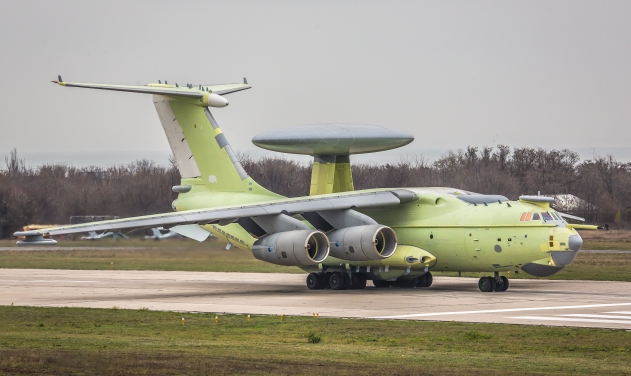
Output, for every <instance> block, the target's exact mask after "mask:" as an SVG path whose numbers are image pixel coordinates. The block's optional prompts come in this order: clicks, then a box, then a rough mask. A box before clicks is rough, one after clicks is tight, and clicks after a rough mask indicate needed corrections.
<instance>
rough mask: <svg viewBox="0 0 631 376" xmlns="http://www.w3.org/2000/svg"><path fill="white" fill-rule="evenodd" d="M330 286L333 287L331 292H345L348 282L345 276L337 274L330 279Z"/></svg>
mask: <svg viewBox="0 0 631 376" xmlns="http://www.w3.org/2000/svg"><path fill="white" fill-rule="evenodd" d="M329 285H330V286H331V290H345V289H346V281H345V278H344V275H342V273H337V272H335V273H333V274H331V278H329Z"/></svg>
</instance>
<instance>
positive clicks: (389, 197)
mask: <svg viewBox="0 0 631 376" xmlns="http://www.w3.org/2000/svg"><path fill="white" fill-rule="evenodd" d="M417 198H418V196H417V194H416V193H414V192H412V191H409V190H406V189H393V190H387V191H377V192H357V193H343V194H336V195H335V194H334V195H323V196H320V197H318V196H308V197H297V198H289V199H287V198H283V199H277V200H273V201H267V202H263V203H255V204H247V205H233V206H224V207H218V208H210V209H199V210H187V211H181V212H175V213H162V214H155V215H147V216H142V217H131V218H122V219H114V220H109V221H101V222H91V223H83V224H79V225H68V226H59V227H51V228H47V229H40V230H33V231H18V232H16V233H14V236H16V237H18V236H24V237H26V239H25V243H28V241H29V238H31V239H33V240H36V239H41V238H42V235H66V234H75V233H82V232H89V231H112V232H117V231H123V230H133V229H139V228H150V227H160V226H162V227H165V228H171V227H174V226H179V225H188V224H198V225H205V224H211V223H218V224H220V225H222V224H229V223H233V222H235V221H237V220H238V219H239V218H244V217H258V216H266V215H275V214H287V215H295V214H303V213H310V212H317V211H326V210H344V209H354V208H368V207H382V206H392V205H399V204H405V203H408V202H412V201H415V200H416V199H417Z"/></svg>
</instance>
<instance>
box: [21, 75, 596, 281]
mask: <svg viewBox="0 0 631 376" xmlns="http://www.w3.org/2000/svg"><path fill="white" fill-rule="evenodd" d="M53 82H55V83H57V84H59V85H61V86H65V87H77V88H91V89H102V90H113V91H124V92H133V93H143V94H152V95H153V102H154V105H155V107H156V110H157V112H158V115H159V118H160V121H161V123H162V126H163V128H164V131H165V134H166V136H167V139H168V141H169V144H170V146H171V149H172V152H173V155H174V156H175V160H176V162H177V164H178V168H179V171H180V174H181V178H182V180H181V184H180V185H178V186H175V187H173V190H174V191H176V192H178V198H177V200H175V201H174V202H173V209H174V211H175V212H173V213H162V214H156V215H148V216H141V217H133V218H124V219H116V220H108V221H101V222H92V223H85V224H79V225H68V226H60V227H54V228H48V229H42V230H35V231H22V232H16V233H15V234H14V235H15V236H18V237H23V240H19V241H18V244H19V245H34V244H55V243H56V241H55V240H53V239H52V238H51V236H55V235H62V234H72V233H82V232H89V231H114V232H116V231H131V230H135V229H140V228H154V227H160V226H162V227H164V228H169V229H170V230H171V231H174V232H176V233H179V234H181V235H183V236H186V237H189V238H192V239H196V240H198V241H203V240H205V239H206V238H207V237H208V236H209V235H210V234H211V233H212V234H214V235H215V236H217V237H219V238H220V239H222V240H224V241H226V242H228V243H229V246H230V245H234V246H236V247H239V248H241V249H244V250H249V251H251V252H252V254H253V255H254V257H255V258H257V259H259V260H262V261H265V262H270V263H273V264H278V265H287V266H298V267H300V268H302V269H303V270H305V271H308V272H310V274H309V275H308V276H307V286H308V287H309V288H310V289H323V288H331V289H333V290H343V289H348V288H351V289H362V288H365V287H366V281H367V280H372V281H373V284H374V285H375V286H376V287H390V286H399V287H401V288H410V287H429V286H430V285H431V284H432V274H431V271H453V272H488V273H490V274H492V276H488V277H482V278H480V280H479V283H478V286H479V288H480V290H481V291H484V292H490V291H498V292H499V291H506V289H507V288H508V284H509V282H508V279H507V278H506V277H505V276H500V274H499V273H500V272H507V271H512V270H522V271H524V272H526V273H529V274H532V275H535V276H548V275H551V274H554V273H556V272H558V271H560V270H561V269H563V267H565V266H567V265H569V264H570V263H571V262H572V261H573V260H574V258H575V256H576V254H577V252H578V251H579V249H580V247H581V246H582V244H583V241H582V239H581V237H580V235H579V234H578V233H577V231H576V229H577V228H583V229H596V227H595V226H589V225H577V224H570V223H568V222H566V220H565V219H564V217H565V218H573V219H579V218H577V217H572V216H570V215H567V214H563V213H559V212H557V211H555V210H553V209H552V208H551V207H550V203H551V202H552V201H553V199H552V198H548V197H541V196H521V197H520V199H519V200H518V201H511V200H508V199H507V198H506V197H504V196H499V195H480V194H475V193H472V192H468V191H464V190H461V189H454V188H442V187H440V188H392V189H369V190H360V191H355V190H354V188H353V181H352V174H351V167H350V160H349V158H348V155H349V154H352V151H349V150H346V155H341V154H338V155H333V156H331V155H323V154H321V153H330V152H331V151H330V150H329V151H322V152H317V151H313V150H311V151H310V152H311V153H320V155H315V160H314V164H313V171H312V180H311V194H310V196H306V197H297V198H285V197H283V196H280V195H278V194H275V193H273V192H271V191H269V190H267V189H265V188H263V187H262V186H260V185H259V184H257V183H256V182H255V181H254V180H253V179H252V178H251V177H250V176H248V174H247V173H246V172H245V170H244V169H243V167H242V166H241V164H240V163H239V161H238V160H237V158H236V156H235V154H234V152H233V150H232V148H231V147H230V144H229V143H228V141H227V139H226V137H225V136H224V134H223V133H222V131H221V128H220V127H219V124H218V123H217V121H216V120H215V118H214V117H213V115H212V113H211V112H210V111H209V107H215V108H221V107H225V106H227V105H228V101H227V100H226V99H225V98H224V97H223V95H226V94H230V93H233V92H237V91H240V90H245V89H249V88H250V86H249V85H248V84H247V81H246V80H245V79H244V83H242V84H227V85H197V86H193V85H190V84H187V85H185V86H179V85H178V84H175V85H170V84H167V82H166V81H165V83H164V84H162V83H161V82H159V83H158V84H149V85H147V86H126V85H102V84H87V83H71V82H64V81H62V79H61V77H59V79H58V81H53ZM349 127H351V128H352V126H346V128H345V127H344V126H341V128H339V129H341V130H342V131H348V130H349V129H351V128H349ZM371 129H373V128H370V126H367V128H359V129H355V130H356V131H357V130H359V132H358V133H362V132H363V131H364V130H365V131H366V132H368V133H370V131H371ZM306 131H307V132H309V131H310V129H309V128H308V129H306ZM288 134H290V135H289V136H287V137H286V138H287V140H289V144H292V143H297V142H298V141H296V140H300V139H304V138H305V137H306V136H305V135H304V134H298V135H295V134H294V135H293V136H291V131H288ZM283 137H284V136H283ZM292 137H293V138H292ZM281 138H282V137H281ZM360 138H361V137H360ZM395 138H396V137H395ZM254 141H255V143H256V142H257V140H256V139H255V140H254ZM258 141H259V143H258V144H265V140H263V141H261V140H258ZM267 141H269V140H267ZM294 141H295V142H294ZM324 141H327V140H326V138H325V140H324ZM360 141H361V140H360ZM364 141H365V140H364ZM368 141H370V140H368ZM357 142H359V141H357ZM371 142H373V143H374V140H372V141H371ZM408 142H411V139H410V140H408V141H405V140H404V141H402V142H400V143H399V145H398V146H400V145H402V144H405V143H408ZM382 143H387V140H386V139H383V140H382ZM367 145H368V147H367V148H366V149H362V151H361V152H370V151H374V150H384V149H383V148H381V149H380V146H379V145H373V146H374V147H373V149H371V148H370V145H369V143H367ZM268 146H269V145H268ZM307 146H309V145H307ZM311 146H313V145H311ZM263 147H265V146H263ZM394 147H396V146H394ZM270 148H271V149H273V147H270ZM332 153H342V154H343V152H339V151H335V150H333V151H332Z"/></svg>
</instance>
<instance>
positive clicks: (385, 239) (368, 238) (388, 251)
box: [327, 225, 397, 261]
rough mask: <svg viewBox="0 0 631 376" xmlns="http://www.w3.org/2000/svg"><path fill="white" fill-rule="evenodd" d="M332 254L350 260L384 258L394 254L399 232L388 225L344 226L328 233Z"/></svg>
mask: <svg viewBox="0 0 631 376" xmlns="http://www.w3.org/2000/svg"><path fill="white" fill-rule="evenodd" d="M327 236H328V237H329V242H330V243H331V251H330V252H331V256H333V257H337V258H341V259H344V260H350V261H369V260H382V259H385V258H388V257H390V256H392V255H393V254H394V251H395V249H396V248H397V234H396V233H395V232H394V230H392V229H391V228H390V227H388V226H383V225H367V226H354V227H347V228H342V229H339V230H335V231H331V232H329V233H328V234H327Z"/></svg>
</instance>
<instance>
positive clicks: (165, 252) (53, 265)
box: [0, 239, 302, 273]
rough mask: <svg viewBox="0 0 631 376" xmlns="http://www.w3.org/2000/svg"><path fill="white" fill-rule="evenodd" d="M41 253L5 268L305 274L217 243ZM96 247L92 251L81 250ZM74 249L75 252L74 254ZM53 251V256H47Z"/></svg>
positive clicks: (12, 256)
mask: <svg viewBox="0 0 631 376" xmlns="http://www.w3.org/2000/svg"><path fill="white" fill-rule="evenodd" d="M60 244H63V245H64V247H61V248H54V249H50V248H42V250H41V251H39V250H38V251H19V250H16V251H2V252H0V268H26V269H79V270H179V271H200V272H246V273H247V272H257V273H302V270H300V269H298V268H295V267H286V266H279V265H273V264H268V263H265V262H263V261H259V260H257V259H255V258H254V257H253V256H252V253H251V252H248V251H243V250H240V249H238V248H236V247H232V249H231V250H229V251H227V250H225V243H223V242H221V241H219V240H217V239H211V240H208V241H205V242H203V243H198V242H196V241H193V240H186V239H183V240H165V241H153V240H148V241H140V240H128V241H122V240H121V241H118V242H117V241H114V240H111V239H106V240H101V241H95V242H90V241H82V242H81V241H77V242H70V241H69V242H65V243H60ZM85 246H90V247H94V248H91V249H76V248H77V247H85ZM73 248H74V249H73ZM47 249H48V250H47Z"/></svg>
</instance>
